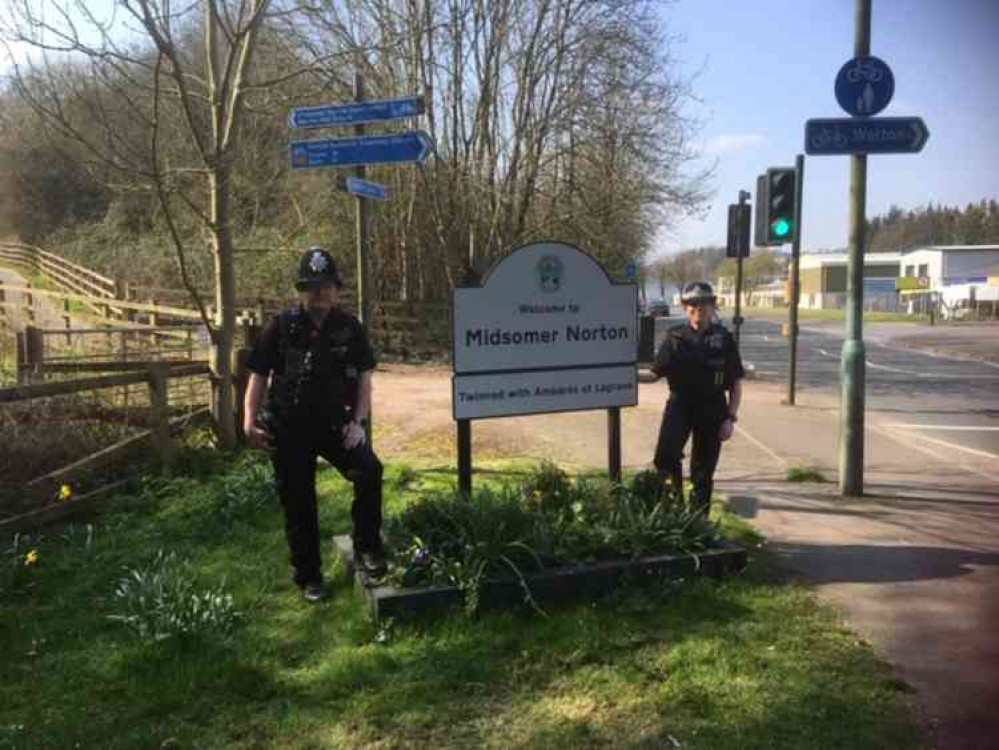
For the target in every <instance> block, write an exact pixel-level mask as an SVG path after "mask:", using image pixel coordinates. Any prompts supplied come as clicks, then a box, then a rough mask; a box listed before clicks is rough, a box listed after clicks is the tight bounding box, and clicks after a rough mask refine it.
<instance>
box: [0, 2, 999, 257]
mask: <svg viewBox="0 0 999 750" xmlns="http://www.w3.org/2000/svg"><path fill="white" fill-rule="evenodd" d="M4 2H6V0H0V3H4ZM112 5H113V0H88V7H89V8H90V9H91V11H92V12H95V13H96V14H97V15H98V17H103V18H108V17H109V15H110V9H111V7H112ZM662 13H663V20H664V22H665V23H666V24H667V26H668V28H669V30H670V32H671V33H674V34H679V35H681V36H682V37H683V41H682V42H681V43H680V44H679V45H678V46H677V47H676V48H675V49H674V50H673V52H674V53H675V55H676V56H677V57H678V58H679V60H680V64H681V66H682V71H683V73H684V74H685V75H688V76H691V75H696V78H695V80H694V82H693V90H694V93H695V94H696V96H697V98H698V100H699V101H698V102H695V103H691V104H690V106H689V108H688V114H689V115H693V116H694V117H695V118H696V119H698V120H700V121H701V122H702V125H703V127H702V129H701V131H700V133H699V134H698V138H697V143H698V145H699V147H700V149H701V150H702V152H703V156H702V158H701V160H700V162H699V164H700V166H701V167H702V168H703V167H705V166H710V165H711V164H714V163H715V161H716V160H717V166H716V170H715V174H714V178H713V182H712V187H713V188H714V196H713V198H712V200H711V202H710V206H709V210H708V212H707V215H706V218H705V219H703V220H699V219H683V220H681V221H680V222H678V223H677V225H676V226H675V227H673V228H672V229H670V230H669V231H663V232H661V233H660V235H659V237H658V241H657V247H656V249H655V251H654V254H655V255H666V254H670V253H675V252H678V251H681V250H683V249H686V248H691V247H701V246H705V245H724V243H725V232H726V221H727V210H728V209H727V206H728V204H729V203H734V202H736V201H737V200H738V191H739V190H740V189H743V190H748V191H750V193H752V194H753V195H754V196H755V191H756V176H757V175H758V174H762V173H763V172H764V171H765V170H766V169H767V167H776V166H793V165H794V157H795V155H796V154H798V153H801V152H803V150H804V125H805V121H806V120H808V119H810V118H817V117H846V116H847V114H846V113H845V112H843V111H842V110H841V109H840V107H839V104H838V103H837V102H836V98H835V96H834V93H833V84H834V81H835V77H836V73H837V72H838V71H839V69H840V67H841V66H842V65H843V63H845V62H846V61H847V60H848V59H850V58H851V57H853V24H854V0H676V2H666V3H664V7H663V11H662ZM15 52H20V50H15ZM871 53H872V54H874V55H876V56H877V57H880V58H881V59H882V60H884V61H886V62H887V63H888V65H889V66H890V67H891V68H892V70H893V71H894V74H895V96H894V99H893V100H892V102H891V104H889V105H888V107H887V109H885V110H884V111H883V112H882V113H881V114H880V115H879V116H905V115H918V116H920V117H922V118H923V120H924V121H925V122H926V124H927V127H928V128H929V131H930V138H929V141H928V142H927V144H926V146H925V147H924V148H923V151H922V152H921V153H920V154H917V155H884V156H871V157H868V183H867V215H868V217H871V216H874V215H876V214H879V213H885V212H886V211H887V210H888V208H889V206H891V205H892V204H893V203H894V204H896V205H899V206H901V207H903V208H915V207H918V206H925V205H926V204H927V203H928V202H931V201H932V202H933V203H944V204H947V205H955V204H956V205H960V206H964V205H966V204H967V203H969V202H978V201H980V200H981V199H983V198H997V199H999V80H997V71H999V0H873V11H872V24H871ZM3 67H5V66H4V65H3V61H0V69H2V68H3ZM849 179H850V159H849V157H847V156H820V157H807V158H806V163H805V186H804V216H803V220H802V232H803V234H802V247H803V248H804V249H805V250H806V251H808V250H817V249H828V248H840V247H845V246H846V241H847V224H848V189H849Z"/></svg>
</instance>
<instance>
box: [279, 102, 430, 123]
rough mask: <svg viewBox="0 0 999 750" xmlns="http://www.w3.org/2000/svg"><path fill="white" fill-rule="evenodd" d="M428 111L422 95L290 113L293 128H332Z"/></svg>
mask: <svg viewBox="0 0 999 750" xmlns="http://www.w3.org/2000/svg"><path fill="white" fill-rule="evenodd" d="M425 111H426V104H425V102H424V99H423V97H422V96H407V97H403V98H401V99H385V100H383V101H376V102H358V103H356V104H332V105H324V106H321V107H296V108H295V109H293V110H292V111H291V114H290V115H289V116H288V122H289V124H290V125H291V127H293V128H331V127H338V126H343V125H363V124H364V123H368V122H386V121H388V120H398V119H399V118H402V117H416V116H417V115H422V114H423V113H424V112H425Z"/></svg>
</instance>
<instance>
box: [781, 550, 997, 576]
mask: <svg viewBox="0 0 999 750" xmlns="http://www.w3.org/2000/svg"><path fill="white" fill-rule="evenodd" d="M770 550H771V551H772V552H774V553H775V554H777V556H778V557H780V558H781V559H782V560H784V561H786V562H787V564H788V565H790V566H791V567H792V568H794V569H795V570H797V571H798V572H801V573H804V574H805V575H806V576H807V577H808V579H809V581H810V582H812V583H818V584H823V583H897V582H903V581H924V580H928V579H934V578H956V577H958V576H963V575H967V574H969V573H972V572H973V570H972V568H971V566H978V565H993V566H999V553H994V552H973V551H970V550H962V549H956V548H948V547H917V546H908V545H898V546H894V545H873V544H844V545H835V544H795V543H787V542H775V543H772V544H771V545H770Z"/></svg>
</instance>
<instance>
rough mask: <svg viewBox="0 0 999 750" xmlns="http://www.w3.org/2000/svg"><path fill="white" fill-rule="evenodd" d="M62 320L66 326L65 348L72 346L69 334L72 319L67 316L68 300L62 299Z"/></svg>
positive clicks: (71, 337) (71, 336)
mask: <svg viewBox="0 0 999 750" xmlns="http://www.w3.org/2000/svg"><path fill="white" fill-rule="evenodd" d="M62 313H63V314H62V319H63V322H64V323H65V324H66V332H67V333H66V346H72V345H73V335H72V334H71V333H69V330H70V329H71V328H72V327H73V317H72V316H71V315H70V314H69V300H68V299H64V300H63V301H62Z"/></svg>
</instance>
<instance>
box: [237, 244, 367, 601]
mask: <svg viewBox="0 0 999 750" xmlns="http://www.w3.org/2000/svg"><path fill="white" fill-rule="evenodd" d="M341 286H342V280H341V277H340V274H339V272H338V271H337V267H336V264H335V263H334V261H333V258H332V256H331V255H330V254H329V253H328V252H327V251H326V250H324V249H323V248H321V247H312V248H310V249H309V250H307V251H306V252H305V254H304V255H303V256H302V259H301V262H300V264H299V272H298V282H297V283H296V285H295V288H296V289H298V291H299V293H300V295H299V296H300V300H301V304H300V305H299V306H298V307H297V308H294V309H291V310H287V311H285V312H282V313H281V314H280V315H278V316H276V317H275V318H274V319H272V320H271V321H270V323H269V324H268V326H267V327H266V328H265V329H264V332H263V334H262V336H261V338H260V341H259V342H258V343H257V345H256V347H255V348H254V349H253V351H252V352H251V354H250V358H249V360H248V362H247V367H248V368H249V370H250V371H251V373H252V374H251V375H250V381H249V384H248V386H247V390H246V403H245V406H246V408H245V414H246V417H245V423H244V425H243V427H244V430H245V432H246V435H247V438H248V440H249V442H250V443H251V444H252V445H254V446H255V447H258V448H262V449H265V450H268V451H270V452H271V457H272V460H273V463H274V474H275V477H276V479H277V489H278V496H279V497H280V500H281V506H282V508H283V510H284V517H285V532H286V535H287V538H288V546H289V548H290V550H291V564H292V566H293V567H294V569H295V573H294V580H295V583H297V584H298V585H299V586H300V587H301V588H302V591H303V594H304V596H305V598H306V599H307V600H308V601H319V600H321V599H325V598H326V597H327V596H328V595H329V593H328V591H327V589H326V588H325V587H324V586H323V575H322V560H321V557H320V553H319V546H320V545H319V516H318V511H317V507H316V458H317V456H322V457H323V458H325V459H326V460H327V461H329V462H330V463H331V464H332V465H333V466H335V467H336V468H337V470H339V471H340V473H341V474H343V475H344V476H345V477H346V478H347V479H349V480H350V481H351V482H352V483H353V485H354V503H353V506H352V508H351V515H352V518H353V522H354V550H355V556H356V560H357V563H358V565H360V566H361V567H363V568H364V569H365V570H367V571H368V572H369V573H372V574H374V575H379V574H382V573H384V572H385V558H384V555H383V553H382V548H381V524H382V464H381V462H380V461H379V460H378V457H377V456H376V455H375V453H374V451H373V450H372V448H371V446H370V445H369V444H368V443H367V441H366V438H365V431H364V422H365V420H366V419H367V417H368V414H369V413H370V410H371V374H372V372H373V371H374V368H375V358H374V354H373V352H372V350H371V345H370V343H369V341H368V338H367V336H366V335H365V332H364V328H363V327H362V326H361V324H360V322H359V321H358V320H357V318H355V317H354V316H352V315H349V314H347V313H345V312H343V311H342V310H341V309H340V307H339V302H340V288H341ZM268 377H269V378H270V387H269V388H268V386H267V381H268ZM265 390H266V392H267V399H266V404H265V405H264V408H263V409H262V410H261V408H260V407H261V402H262V401H263V400H264V392H265Z"/></svg>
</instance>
